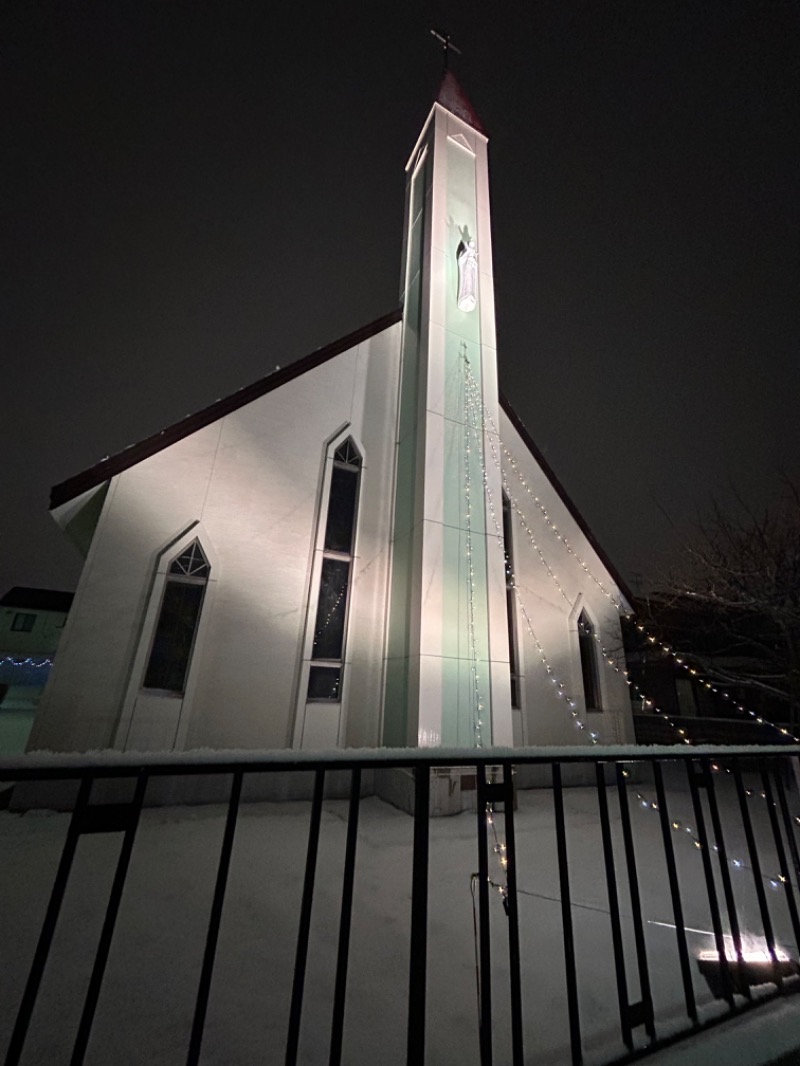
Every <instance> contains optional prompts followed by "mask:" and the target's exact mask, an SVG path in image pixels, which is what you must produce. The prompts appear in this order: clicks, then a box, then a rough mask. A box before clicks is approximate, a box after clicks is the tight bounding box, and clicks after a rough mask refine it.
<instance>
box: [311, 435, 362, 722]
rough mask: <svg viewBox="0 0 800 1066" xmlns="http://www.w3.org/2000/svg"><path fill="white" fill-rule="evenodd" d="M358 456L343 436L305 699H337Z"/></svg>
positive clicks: (337, 457)
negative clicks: (306, 697)
mask: <svg viewBox="0 0 800 1066" xmlns="http://www.w3.org/2000/svg"><path fill="white" fill-rule="evenodd" d="M360 478H361V456H360V455H359V454H358V451H357V449H356V447H355V445H354V444H353V442H352V440H350V438H349V437H348V439H347V440H346V441H344V442H343V443H342V444H340V445H339V447H338V448H337V449H336V451H335V452H334V453H333V470H332V471H331V487H330V492H329V494H328V513H327V516H326V519H325V540H324V542H323V555H322V573H321V576H320V582H319V598H318V600H317V614H316V618H315V621H314V642H313V645H312V648H311V658H312V660H313V663H312V666H311V669H310V671H309V675H308V699H309V700H331V701H333V702H338V701H339V700H341V698H342V666H343V663H344V646H345V625H346V621H347V600H348V594H349V591H350V580H351V571H352V566H353V545H354V543H355V534H356V513H357V509H358V486H359V481H360Z"/></svg>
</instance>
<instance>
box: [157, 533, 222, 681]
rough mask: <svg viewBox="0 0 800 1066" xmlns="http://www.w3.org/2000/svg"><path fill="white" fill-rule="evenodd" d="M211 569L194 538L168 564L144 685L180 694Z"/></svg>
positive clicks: (187, 671)
mask: <svg viewBox="0 0 800 1066" xmlns="http://www.w3.org/2000/svg"><path fill="white" fill-rule="evenodd" d="M210 572H211V567H210V566H209V563H208V559H206V557H205V555H204V554H203V549H202V548H201V547H200V543H199V541H197V540H193V541H192V543H191V544H190V545H189V546H188V547H186V548H184V550H183V551H182V552H181V554H180V555H178V556H177V557H176V558H175V559H173V561H172V563H171V564H170V567H169V570H168V571H167V580H166V583H165V585H164V594H163V596H162V597H161V607H160V609H159V612H158V622H157V623H156V628H155V634H154V636H153V644H152V646H151V648H150V655H149V657H148V660H147V669H146V671H145V675H144V687H145V688H147V689H155V690H157V691H161V692H169V693H173V694H174V695H183V692H184V689H185V688H186V677H187V674H188V673H189V663H190V661H191V658H192V649H193V648H194V641H195V637H196V635H197V625H198V622H199V621H200V610H201V608H202V606H203V597H204V595H205V591H206V585H207V584H208V576H209V574H210Z"/></svg>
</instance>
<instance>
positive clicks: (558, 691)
mask: <svg viewBox="0 0 800 1066" xmlns="http://www.w3.org/2000/svg"><path fill="white" fill-rule="evenodd" d="M465 368H466V372H467V374H469V363H468V361H467V360H466V359H465ZM473 395H474V394H473ZM465 410H466V412H467V414H468V418H467V419H465V422H467V421H469V422H470V423H471V425H472V430H473V433H474V435H475V436H476V437H477V435H478V433H481V435H483V434H485V426H484V425H481V426H480V427H479V426H478V425H476V424H475V418H474V416H475V412H476V411H479V410H480V406H479V405H477V404H476V403H474V402H473V403H471V404H469V403H466V402H465ZM490 449H491V450H492V451H494V448H493V445H492V444H491V439H490ZM481 475H482V478H483V487H484V493H485V498H486V505H487V507H488V510H489V514H490V516H491V520H492V524H493V526H494V534H495V540H496V542H497V544H498V546H499V547H500V550H501V551H502V553H503V557H504V559H505V566H506V572H507V574H508V576H509V581H510V584H511V587H512V588H513V590H514V596H515V599H516V601H517V604H518V606H519V609H520V613H521V614H522V617H523V619H524V621H525V626H526V628H527V630H528V634H529V636H530V638H531V640H532V641H533V644H534V647H535V648H536V650H537V652H538V653H539V658H540V660H541V662H542V665H543V666H544V670H545V673H546V674H547V677H548V679H549V680H550V682H551V683H552V684H553V686H554V689H553V691H554V693H555V695H556V698H557V699H560V700H563V701H564V702H565V703H566V705H567V707H568V708H569V714H570V717H571V718H572V719H573V721H574V723H575V726H576V728H577V729H579V730H580V731H581V732H585V733H586V734H587V736H588V737H589V741H590V743H591V744H597V743H598V742H599V734H598V733H597V732H596V731H595V730H591V729H589V728H588V727H587V725H586V723H585V722H584V721H583V720H582V719H581V717H580V713H579V711H578V703H577V700H575V699H574V698H573V697H572V696H570V694H569V692H568V690H567V686H566V685H565V684H564V682H563V681H561V680H560V678H559V677H558V676H557V675H556V673H555V671H554V670H553V668H552V666H551V665H550V662H549V661H548V658H547V655H546V654H545V651H544V648H543V647H542V645H541V643H540V641H539V638H538V637H537V636H536V633H535V631H534V628H533V623H532V622H531V619H530V615H529V614H528V611H527V609H526V607H525V604H524V603H523V601H522V597H521V595H520V590H519V587H518V585H517V582H516V579H515V577H514V574H513V571H512V570H511V566H510V560H509V558H508V554H507V552H506V550H505V541H504V538H503V529H502V525H501V524H500V522H499V521H498V518H497V511H496V509H495V505H494V494H493V493H492V490H491V488H490V486H489V478H488V474H487V471H486V464H485V462H484V461H483V458H482V455H481ZM568 602H569V601H568Z"/></svg>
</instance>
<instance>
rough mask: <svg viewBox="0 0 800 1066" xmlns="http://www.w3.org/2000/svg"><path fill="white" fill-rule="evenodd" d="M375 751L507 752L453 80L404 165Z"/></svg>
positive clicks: (483, 151)
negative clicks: (380, 724) (385, 611)
mask: <svg viewBox="0 0 800 1066" xmlns="http://www.w3.org/2000/svg"><path fill="white" fill-rule="evenodd" d="M406 171H407V185H406V225H405V245H404V250H405V263H404V269H403V309H404V310H403V335H402V370H401V383H400V409H399V418H398V431H397V443H396V447H397V463H396V488H395V500H394V531H393V541H392V582H391V601H390V617H389V640H388V645H387V659H386V672H385V677H386V694H385V703H384V706H385V711H384V741H383V742H384V744H386V745H388V746H395V745H398V746H404V745H410V746H440V745H444V746H459V747H472V746H474V747H490V746H499V745H511V744H512V727H511V697H510V671H509V642H508V623H507V616H506V586H505V559H504V552H503V529H502V523H503V519H502V512H503V504H502V479H501V475H500V459H501V450H500V442H499V439H498V436H497V432H496V430H497V427H498V425H499V418H498V396H497V353H496V339H495V319H494V280H493V272H492V242H491V227H490V210H489V173H488V161H487V136H486V133H485V131H484V129H483V127H482V125H481V123H480V120H479V119H478V117H477V115H476V113H475V111H474V109H473V108H472V105H471V104H470V102H469V100H468V99H467V97H466V95H465V94H464V92H463V90H462V89H461V87H460V85H459V84H458V81H457V80H456V78H455V76H454V75H453V73H452V72H451V71H449V70H447V69H445V72H444V77H443V79H442V83H441V86H440V89H439V93H438V96H437V98H436V102H435V103H434V105H433V107H432V109H431V111H430V114H429V115H428V118H427V120H426V122H425V125H424V127H423V129H422V132H421V134H420V137H419V140H418V141H417V144H416V145H415V147H414V150H413V152H412V153H411V157H410V159H409V161H408V164H407V167H406Z"/></svg>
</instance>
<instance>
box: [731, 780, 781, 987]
mask: <svg viewBox="0 0 800 1066" xmlns="http://www.w3.org/2000/svg"><path fill="white" fill-rule="evenodd" d="M733 779H734V781H735V782H736V792H737V795H738V796H739V809H740V810H741V812H742V825H743V827H744V836H745V840H746V841H747V851H748V853H749V855H750V865H751V867H752V870H753V882H754V884H755V889H756V898H757V899H758V906H759V909H760V911H761V923H762V926H763V928H764V939H765V940H766V942H767V949H768V950H769V954H770V958H771V959H772V961H773V963H775V964H776V965H775V982H776V984H778V985H780V984H781V983H782V981H781V975H780V970H779V969H778V966H777V962H778V956H777V954H776V953H775V935H774V933H773V931H772V919H771V918H770V914H769V905H768V903H767V894H766V892H765V891H764V878H763V876H762V874H761V862H760V860H759V857H758V848H757V847H756V838H755V834H754V833H753V823H752V821H751V820H750V811H749V810H748V807H747V796H745V794H744V784H743V783H742V771H741V770H740V768H739V766H738V764H737V766H736V767H735V769H734V771H733Z"/></svg>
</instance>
